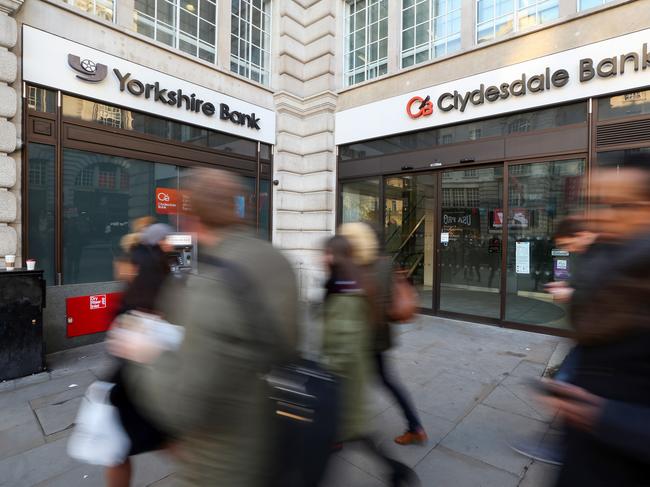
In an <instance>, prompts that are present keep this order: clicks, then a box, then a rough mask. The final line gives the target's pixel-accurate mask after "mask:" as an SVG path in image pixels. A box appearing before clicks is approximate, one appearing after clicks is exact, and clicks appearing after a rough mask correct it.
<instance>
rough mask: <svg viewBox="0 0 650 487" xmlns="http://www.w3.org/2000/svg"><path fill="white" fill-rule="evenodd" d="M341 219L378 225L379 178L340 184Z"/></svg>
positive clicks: (376, 226) (346, 221) (345, 221)
mask: <svg viewBox="0 0 650 487" xmlns="http://www.w3.org/2000/svg"><path fill="white" fill-rule="evenodd" d="M341 204H342V208H341V221H342V222H343V223H348V222H366V223H369V224H371V225H373V226H374V227H375V228H378V227H379V222H380V210H379V178H370V179H365V180H362V181H352V182H346V183H342V184H341Z"/></svg>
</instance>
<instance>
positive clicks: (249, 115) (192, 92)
mask: <svg viewBox="0 0 650 487" xmlns="http://www.w3.org/2000/svg"><path fill="white" fill-rule="evenodd" d="M22 46H23V56H22V58H23V66H22V73H23V81H24V97H25V99H24V103H23V106H24V109H23V110H24V111H23V120H24V131H23V133H24V139H25V146H24V150H23V174H24V175H25V177H24V178H23V188H22V189H23V205H22V208H23V225H24V231H23V255H25V256H28V257H29V258H33V259H36V260H37V265H38V268H41V269H43V270H44V271H45V277H46V280H47V284H48V286H49V287H48V306H47V308H46V316H45V321H46V325H47V326H46V327H45V331H46V343H47V344H48V347H49V350H56V349H60V348H67V347H68V346H72V345H78V344H81V343H84V341H85V340H88V341H96V340H97V337H92V336H90V337H86V335H87V334H88V333H92V332H94V331H98V330H101V329H103V328H104V325H105V323H102V320H103V317H102V316H99V317H98V318H97V319H95V317H94V316H93V317H89V315H88V312H94V313H96V314H101V313H102V312H103V311H102V309H107V308H110V306H111V303H112V299H113V298H114V299H119V298H118V297H117V296H119V295H116V294H115V292H117V291H119V289H120V286H119V283H116V282H114V277H113V275H114V273H113V258H114V256H116V255H117V254H118V253H119V251H120V249H119V245H120V240H121V238H122V236H124V235H125V234H126V233H128V232H129V231H130V230H129V222H131V221H132V220H133V219H135V218H138V217H142V216H152V217H155V219H156V220H157V221H160V222H165V223H168V224H169V225H171V226H172V227H173V228H174V229H175V230H177V231H179V232H181V231H182V230H183V229H184V225H183V219H184V205H185V204H186V201H185V200H184V199H183V189H184V186H185V184H186V181H187V179H186V178H187V176H188V172H189V170H190V169H191V168H192V167H196V166H207V167H214V168H219V169H225V170H228V171H232V172H234V173H236V174H238V175H239V176H241V177H242V179H243V181H244V183H245V184H244V185H245V190H244V192H243V194H242V195H241V196H240V205H239V207H238V211H240V212H241V215H242V216H243V217H244V218H246V219H247V220H249V221H250V222H251V223H252V225H253V226H254V227H255V228H256V229H257V232H258V234H259V235H260V237H261V238H266V239H269V238H270V229H271V187H272V184H271V174H272V171H271V167H272V145H273V144H274V141H275V114H274V113H273V111H271V110H268V109H265V108H263V107H259V106H255V105H252V104H250V103H248V102H245V101H243V100H240V99H237V98H233V97H231V96H227V95H224V94H222V93H219V92H216V91H213V90H210V89H207V88H204V87H202V86H199V85H196V84H193V83H190V82H188V81H186V80H181V79H178V78H174V77H172V76H169V75H166V74H164V73H161V72H159V71H156V70H153V69H150V68H147V67H145V66H142V65H138V64H135V63H132V62H129V61H126V60H124V59H122V58H119V57H116V56H112V55H109V54H106V53H104V52H102V51H99V50H96V49H93V48H90V47H88V46H84V45H81V44H78V43H75V42H72V41H69V40H66V39H63V38H61V37H57V36H54V35H52V34H49V33H46V32H44V31H41V30H37V29H34V28H31V27H29V26H23V32H22ZM184 238H186V240H184V245H187V246H189V247H191V248H192V247H194V246H195V241H193V237H192V236H191V235H188V236H186V237H184ZM190 265H193V264H192V263H190ZM75 299H76V301H75ZM93 303H95V307H94V308H93ZM97 303H99V304H97ZM79 307H81V308H82V309H81V313H79ZM86 308H88V309H86ZM75 313H77V314H76V315H75ZM77 315H78V316H77ZM77 336H78V337H79V338H74V339H72V337H77Z"/></svg>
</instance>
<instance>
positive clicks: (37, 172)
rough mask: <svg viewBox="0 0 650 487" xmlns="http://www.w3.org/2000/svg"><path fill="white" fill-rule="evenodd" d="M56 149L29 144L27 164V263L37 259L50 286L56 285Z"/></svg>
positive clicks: (49, 146) (38, 265)
mask: <svg viewBox="0 0 650 487" xmlns="http://www.w3.org/2000/svg"><path fill="white" fill-rule="evenodd" d="M54 161H55V150H54V146H51V145H43V144H29V146H28V148H27V164H28V168H29V181H28V185H27V198H28V201H29V205H28V215H27V220H28V227H27V228H28V230H27V247H28V250H27V254H26V255H24V256H23V257H24V258H25V259H35V260H36V266H37V269H43V271H44V276H45V280H46V281H47V284H48V285H52V284H54V272H55V270H54V261H55V259H54V256H55V244H54V228H55V223H54V208H55V204H54V192H55V184H54Z"/></svg>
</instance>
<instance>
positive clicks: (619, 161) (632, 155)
mask: <svg viewBox="0 0 650 487" xmlns="http://www.w3.org/2000/svg"><path fill="white" fill-rule="evenodd" d="M597 161H598V166H599V167H612V168H613V167H615V168H621V167H639V168H640V169H648V161H650V147H642V148H639V149H624V150H615V151H607V152H599V153H598V155H597Z"/></svg>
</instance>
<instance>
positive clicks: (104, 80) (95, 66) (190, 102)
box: [22, 25, 275, 144]
mask: <svg viewBox="0 0 650 487" xmlns="http://www.w3.org/2000/svg"><path fill="white" fill-rule="evenodd" d="M22 40H23V42H22V44H23V56H22V74H23V79H24V80H25V81H27V82H32V83H37V84H40V85H43V86H47V87H50V88H55V89H60V90H62V91H64V92H66V93H73V94H75V95H79V96H83V97H88V98H91V99H94V100H98V101H102V102H105V103H108V104H114V105H117V106H121V107H126V108H129V109H133V110H138V111H142V112H145V113H150V114H153V115H158V116H161V117H165V118H169V119H173V120H179V121H182V122H186V123H189V124H192V125H198V126H201V127H206V128H210V129H213V130H218V131H221V132H225V133H228V134H231V135H235V136H240V137H245V138H248V139H253V140H257V141H261V142H266V143H269V144H274V143H275V113H274V112H273V111H272V110H269V109H267V108H264V107H260V106H257V105H254V104H252V103H248V102H246V101H244V100H242V99H239V98H235V97H233V96H229V95H226V94H225V93H220V92H218V91H215V90H211V89H209V88H206V87H205V86H202V85H198V84H196V83H191V82H190V81H187V80H185V79H180V78H177V77H174V76H171V75H169V74H167V73H164V72H161V71H158V70H155V69H152V68H149V67H147V66H143V65H142V64H137V63H134V62H131V61H128V60H126V59H123V58H120V57H117V56H113V55H111V54H108V53H106V52H103V51H99V50H97V49H94V48H91V47H89V46H86V45H83V44H79V43H77V42H73V41H71V40H69V39H65V38H63V37H59V36H56V35H53V34H50V33H48V32H44V31H42V30H39V29H35V28H33V27H30V26H28V25H24V26H23V35H22ZM152 49H153V48H152ZM214 76H220V75H219V74H218V73H217V72H214Z"/></svg>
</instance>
